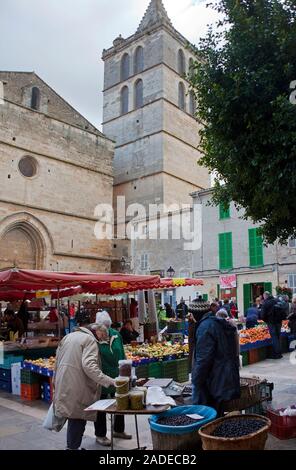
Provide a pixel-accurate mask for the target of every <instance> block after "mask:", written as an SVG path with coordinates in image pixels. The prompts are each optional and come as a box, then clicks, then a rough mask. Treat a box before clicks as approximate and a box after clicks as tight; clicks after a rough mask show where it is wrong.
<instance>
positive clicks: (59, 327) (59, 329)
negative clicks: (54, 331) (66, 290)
mask: <svg viewBox="0 0 296 470" xmlns="http://www.w3.org/2000/svg"><path fill="white" fill-rule="evenodd" d="M58 335H59V339H61V323H60V288H59V287H58Z"/></svg>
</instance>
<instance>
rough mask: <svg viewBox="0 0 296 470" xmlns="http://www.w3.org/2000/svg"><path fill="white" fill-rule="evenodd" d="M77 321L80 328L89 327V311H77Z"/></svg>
mask: <svg viewBox="0 0 296 470" xmlns="http://www.w3.org/2000/svg"><path fill="white" fill-rule="evenodd" d="M75 321H76V324H77V325H78V326H88V325H89V324H90V314H89V310H86V309H83V308H82V309H80V310H77V312H76V315H75Z"/></svg>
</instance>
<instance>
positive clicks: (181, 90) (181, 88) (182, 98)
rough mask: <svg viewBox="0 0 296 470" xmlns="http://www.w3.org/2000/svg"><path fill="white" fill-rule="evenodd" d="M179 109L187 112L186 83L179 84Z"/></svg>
mask: <svg viewBox="0 0 296 470" xmlns="http://www.w3.org/2000/svg"><path fill="white" fill-rule="evenodd" d="M179 108H180V109H182V110H183V111H185V86H184V83H182V82H180V83H179Z"/></svg>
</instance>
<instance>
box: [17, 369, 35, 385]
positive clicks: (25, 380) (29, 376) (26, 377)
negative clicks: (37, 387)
mask: <svg viewBox="0 0 296 470" xmlns="http://www.w3.org/2000/svg"><path fill="white" fill-rule="evenodd" d="M21 383H22V384H27V385H33V384H38V383H39V376H38V375H37V374H36V373H35V372H31V370H29V369H22V370H21Z"/></svg>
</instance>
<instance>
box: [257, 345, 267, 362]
mask: <svg viewBox="0 0 296 470" xmlns="http://www.w3.org/2000/svg"><path fill="white" fill-rule="evenodd" d="M258 351H259V361H265V359H266V357H267V349H266V348H260V349H259V350H258Z"/></svg>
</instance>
